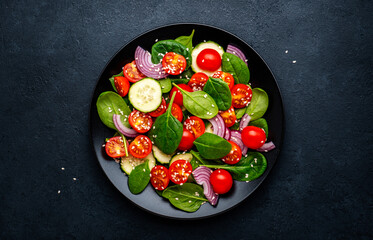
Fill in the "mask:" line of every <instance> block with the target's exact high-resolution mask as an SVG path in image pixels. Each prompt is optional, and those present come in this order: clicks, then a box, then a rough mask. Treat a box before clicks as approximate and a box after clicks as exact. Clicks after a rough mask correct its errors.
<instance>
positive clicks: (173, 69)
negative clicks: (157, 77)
mask: <svg viewBox="0 0 373 240" xmlns="http://www.w3.org/2000/svg"><path fill="white" fill-rule="evenodd" d="M186 65H187V62H186V59H185V57H184V56H183V55H180V54H177V53H174V52H168V53H166V55H164V57H163V59H162V66H163V69H164V70H165V71H166V73H168V74H171V75H179V74H181V73H182V72H183V71H184V70H185V67H186Z"/></svg>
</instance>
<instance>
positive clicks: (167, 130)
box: [149, 92, 183, 154]
mask: <svg viewBox="0 0 373 240" xmlns="http://www.w3.org/2000/svg"><path fill="white" fill-rule="evenodd" d="M175 94H176V92H175V93H174V94H173V95H172V98H171V101H170V105H171V106H172V103H173V101H174V98H175ZM149 136H152V140H153V141H154V144H155V145H156V146H157V147H158V148H159V149H160V150H161V151H162V152H164V153H165V154H172V153H173V152H175V151H176V149H177V147H178V146H179V144H180V141H181V137H182V136H183V125H182V124H181V122H180V121H179V120H177V119H176V118H175V117H174V116H173V115H172V114H171V108H168V109H167V111H166V112H165V113H164V114H162V115H161V116H159V117H157V118H156V120H155V122H154V124H153V127H152V129H151V130H150V132H149Z"/></svg>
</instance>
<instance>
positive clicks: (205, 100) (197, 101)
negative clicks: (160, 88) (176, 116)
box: [173, 83, 219, 119]
mask: <svg viewBox="0 0 373 240" xmlns="http://www.w3.org/2000/svg"><path fill="white" fill-rule="evenodd" d="M173 85H174V86H175V87H177V88H178V89H179V90H180V92H181V93H182V94H183V104H184V107H185V108H186V109H187V110H188V111H189V112H190V113H191V114H193V115H194V116H197V117H199V118H202V119H210V118H213V117H215V116H216V114H218V112H219V109H218V106H217V104H216V102H215V101H214V99H213V98H212V97H211V96H210V95H209V94H207V93H206V92H204V91H196V92H187V91H185V90H184V89H182V88H180V87H179V86H177V85H176V84H175V83H173Z"/></svg>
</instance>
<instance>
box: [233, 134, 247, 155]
mask: <svg viewBox="0 0 373 240" xmlns="http://www.w3.org/2000/svg"><path fill="white" fill-rule="evenodd" d="M229 140H230V141H232V142H234V143H236V144H237V145H238V146H239V147H240V148H241V152H242V155H243V156H245V155H246V153H247V150H248V147H247V146H246V145H245V144H244V143H243V142H242V136H241V132H239V131H237V130H232V131H231V138H230V139H229Z"/></svg>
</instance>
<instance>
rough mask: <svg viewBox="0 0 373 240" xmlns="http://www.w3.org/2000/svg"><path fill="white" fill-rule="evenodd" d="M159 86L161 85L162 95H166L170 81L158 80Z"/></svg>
mask: <svg viewBox="0 0 373 240" xmlns="http://www.w3.org/2000/svg"><path fill="white" fill-rule="evenodd" d="M158 82H159V84H160V85H161V89H162V93H168V92H169V91H171V88H172V85H171V79H169V78H165V79H161V80H158Z"/></svg>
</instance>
